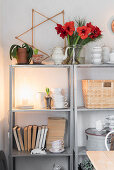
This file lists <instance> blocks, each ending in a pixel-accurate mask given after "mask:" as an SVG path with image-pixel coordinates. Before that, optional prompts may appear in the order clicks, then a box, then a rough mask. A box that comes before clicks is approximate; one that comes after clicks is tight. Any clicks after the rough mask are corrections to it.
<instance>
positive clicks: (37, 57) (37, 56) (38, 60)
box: [32, 48, 43, 64]
mask: <svg viewBox="0 0 114 170" xmlns="http://www.w3.org/2000/svg"><path fill="white" fill-rule="evenodd" d="M33 52H34V54H33V56H32V60H33V64H41V58H42V56H43V55H41V54H38V49H37V48H35V49H34V50H33Z"/></svg>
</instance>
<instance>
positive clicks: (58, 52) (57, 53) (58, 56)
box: [52, 47, 67, 64]
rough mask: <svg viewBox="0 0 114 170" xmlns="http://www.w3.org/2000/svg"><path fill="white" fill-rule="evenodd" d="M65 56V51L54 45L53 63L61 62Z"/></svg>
mask: <svg viewBox="0 0 114 170" xmlns="http://www.w3.org/2000/svg"><path fill="white" fill-rule="evenodd" d="M66 58H67V52H65V55H64V53H63V48H62V47H55V48H54V50H53V54H52V59H53V61H54V63H55V64H61V63H62V61H63V60H65V59H66Z"/></svg>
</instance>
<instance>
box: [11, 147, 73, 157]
mask: <svg viewBox="0 0 114 170" xmlns="http://www.w3.org/2000/svg"><path fill="white" fill-rule="evenodd" d="M41 156H43V157H46V156H72V153H71V152H70V148H66V149H65V151H64V152H62V153H51V152H49V151H47V154H45V155H44V154H36V155H31V154H30V152H22V151H21V152H19V151H17V150H16V149H14V150H13V152H12V154H10V157H41Z"/></svg>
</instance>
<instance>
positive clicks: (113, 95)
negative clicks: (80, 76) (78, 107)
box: [82, 80, 114, 108]
mask: <svg viewBox="0 0 114 170" xmlns="http://www.w3.org/2000/svg"><path fill="white" fill-rule="evenodd" d="M82 91H83V99H84V104H85V107H86V108H114V80H82Z"/></svg>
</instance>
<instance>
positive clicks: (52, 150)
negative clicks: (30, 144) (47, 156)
mask: <svg viewBox="0 0 114 170" xmlns="http://www.w3.org/2000/svg"><path fill="white" fill-rule="evenodd" d="M64 150H65V149H64V148H63V149H60V150H58V151H55V150H54V149H53V148H50V149H49V151H50V152H52V153H62V152H64Z"/></svg>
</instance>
